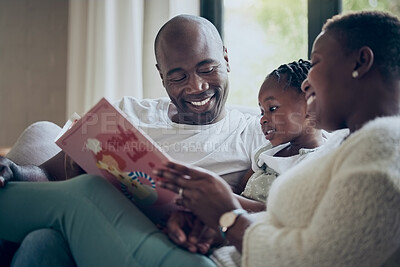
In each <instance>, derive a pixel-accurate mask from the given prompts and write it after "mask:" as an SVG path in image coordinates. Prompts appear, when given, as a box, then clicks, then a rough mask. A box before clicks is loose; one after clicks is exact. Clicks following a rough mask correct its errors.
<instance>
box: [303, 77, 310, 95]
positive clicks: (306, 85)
mask: <svg viewBox="0 0 400 267" xmlns="http://www.w3.org/2000/svg"><path fill="white" fill-rule="evenodd" d="M308 88H310V84H309V83H308V78H306V79H305V80H304V81H303V82H302V83H301V90H302V91H303V92H304V93H305V92H307V90H308Z"/></svg>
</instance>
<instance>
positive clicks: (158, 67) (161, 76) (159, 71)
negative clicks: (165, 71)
mask: <svg viewBox="0 0 400 267" xmlns="http://www.w3.org/2000/svg"><path fill="white" fill-rule="evenodd" d="M156 68H157V70H158V74H159V75H160V78H161V81H162V83H163V84H164V77H163V75H162V73H161V70H160V66H159V65H158V64H156Z"/></svg>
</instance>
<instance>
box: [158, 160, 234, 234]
mask: <svg viewBox="0 0 400 267" xmlns="http://www.w3.org/2000/svg"><path fill="white" fill-rule="evenodd" d="M165 166H166V167H165V168H163V169H159V170H155V173H156V174H157V175H158V176H159V177H162V178H164V180H163V181H162V182H159V185H160V186H162V187H164V188H166V189H169V190H171V191H174V192H176V193H178V194H180V196H181V198H180V199H179V200H178V201H179V204H181V205H183V206H184V207H186V208H188V209H189V210H191V211H192V212H193V213H194V214H195V215H196V216H197V217H198V218H199V219H200V220H201V221H203V222H204V223H205V224H207V225H208V226H210V227H212V228H214V229H218V226H219V223H218V220H219V218H220V216H221V215H222V214H223V213H225V212H227V211H231V210H234V209H237V208H241V206H240V203H239V201H238V200H237V199H236V198H235V197H234V194H233V192H232V190H231V188H230V186H229V185H228V184H227V183H226V182H225V181H224V180H223V179H222V178H221V177H219V176H218V175H216V174H214V173H212V172H209V171H207V170H204V169H201V168H198V167H189V166H187V165H183V164H178V163H175V162H167V163H166V164H165Z"/></svg>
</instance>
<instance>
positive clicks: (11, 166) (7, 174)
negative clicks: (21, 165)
mask: <svg viewBox="0 0 400 267" xmlns="http://www.w3.org/2000/svg"><path fill="white" fill-rule="evenodd" d="M17 168H18V166H17V165H16V164H15V163H14V162H12V161H11V160H9V159H7V158H5V157H1V156H0V187H4V186H5V185H6V183H7V182H8V181H12V180H14V179H15V176H16V175H17V174H16V173H15V172H16V170H17Z"/></svg>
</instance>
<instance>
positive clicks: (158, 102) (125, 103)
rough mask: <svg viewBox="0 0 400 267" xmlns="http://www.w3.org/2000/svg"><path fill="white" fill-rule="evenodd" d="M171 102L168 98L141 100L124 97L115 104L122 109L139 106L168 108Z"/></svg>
mask: <svg viewBox="0 0 400 267" xmlns="http://www.w3.org/2000/svg"><path fill="white" fill-rule="evenodd" d="M169 102H170V100H169V98H168V97H159V98H145V99H139V98H136V97H133V96H124V97H122V98H120V99H119V100H117V101H116V102H115V103H114V106H117V107H119V108H121V109H132V107H133V106H139V107H142V108H149V107H152V106H155V107H159V106H167V105H168V104H169Z"/></svg>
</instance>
